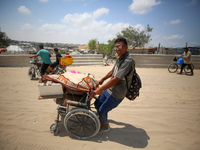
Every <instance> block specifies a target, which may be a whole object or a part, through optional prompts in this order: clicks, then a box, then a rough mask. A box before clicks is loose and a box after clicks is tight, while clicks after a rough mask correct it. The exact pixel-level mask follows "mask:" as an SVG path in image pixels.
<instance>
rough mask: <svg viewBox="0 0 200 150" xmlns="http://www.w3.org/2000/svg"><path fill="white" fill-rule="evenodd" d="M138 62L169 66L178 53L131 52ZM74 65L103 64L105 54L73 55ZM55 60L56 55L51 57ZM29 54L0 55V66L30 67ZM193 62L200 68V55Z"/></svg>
mask: <svg viewBox="0 0 200 150" xmlns="http://www.w3.org/2000/svg"><path fill="white" fill-rule="evenodd" d="M130 55H131V56H132V57H133V59H134V60H135V62H136V67H143V68H167V67H168V65H169V64H170V63H172V62H173V59H174V57H175V56H176V55H156V54H141V55H140V54H130ZM176 57H178V55H177V56H176ZM73 58H74V62H73V64H72V66H86V65H103V56H102V55H101V54H97V55H95V54H94V55H92V54H88V55H73ZM51 60H52V62H54V61H55V56H54V57H52V58H51ZM29 61H30V58H29V55H16V56H10V55H0V67H29V66H30V64H29ZM192 63H193V64H194V66H195V69H200V56H199V55H198V56H197V55H193V56H192Z"/></svg>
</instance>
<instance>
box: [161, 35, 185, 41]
mask: <svg viewBox="0 0 200 150" xmlns="http://www.w3.org/2000/svg"><path fill="white" fill-rule="evenodd" d="M163 38H164V39H167V40H172V39H182V38H184V36H183V35H178V34H176V35H171V36H164V37H163Z"/></svg>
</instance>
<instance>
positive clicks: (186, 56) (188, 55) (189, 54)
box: [182, 52, 191, 59]
mask: <svg viewBox="0 0 200 150" xmlns="http://www.w3.org/2000/svg"><path fill="white" fill-rule="evenodd" d="M190 56H191V53H189V52H187V54H186V55H185V56H183V57H182V58H185V59H186V58H188V57H190Z"/></svg>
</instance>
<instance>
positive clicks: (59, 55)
mask: <svg viewBox="0 0 200 150" xmlns="http://www.w3.org/2000/svg"><path fill="white" fill-rule="evenodd" d="M54 53H55V54H56V61H55V62H53V63H52V64H50V65H49V67H50V71H51V73H50V74H53V73H54V72H53V69H54V68H55V67H56V66H57V65H59V64H60V58H61V57H62V55H61V54H60V53H58V49H57V48H54Z"/></svg>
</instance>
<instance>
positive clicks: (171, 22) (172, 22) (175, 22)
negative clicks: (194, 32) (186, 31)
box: [170, 19, 181, 24]
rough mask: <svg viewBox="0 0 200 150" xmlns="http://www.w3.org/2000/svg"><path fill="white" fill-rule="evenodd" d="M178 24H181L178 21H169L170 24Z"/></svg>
mask: <svg viewBox="0 0 200 150" xmlns="http://www.w3.org/2000/svg"><path fill="white" fill-rule="evenodd" d="M179 23H181V20H180V19H176V20H172V21H170V24H179Z"/></svg>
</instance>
